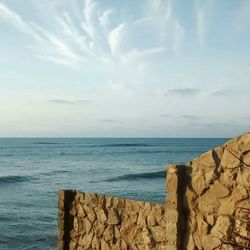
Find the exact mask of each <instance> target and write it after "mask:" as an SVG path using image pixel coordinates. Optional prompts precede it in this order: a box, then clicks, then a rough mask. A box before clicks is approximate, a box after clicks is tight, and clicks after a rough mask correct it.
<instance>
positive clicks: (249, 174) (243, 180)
mask: <svg viewBox="0 0 250 250" xmlns="http://www.w3.org/2000/svg"><path fill="white" fill-rule="evenodd" d="M237 182H238V184H239V185H242V186H244V187H245V188H246V189H247V190H250V168H245V169H244V170H243V171H241V172H239V173H238V176H237Z"/></svg>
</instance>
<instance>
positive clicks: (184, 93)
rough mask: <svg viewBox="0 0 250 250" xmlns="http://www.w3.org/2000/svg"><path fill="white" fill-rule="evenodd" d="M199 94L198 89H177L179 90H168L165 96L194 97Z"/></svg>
mask: <svg viewBox="0 0 250 250" xmlns="http://www.w3.org/2000/svg"><path fill="white" fill-rule="evenodd" d="M200 93H201V90H200V89H196V88H179V89H169V90H168V91H167V94H170V95H171V94H173V95H180V96H195V95H198V94H200Z"/></svg>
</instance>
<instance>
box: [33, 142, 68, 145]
mask: <svg viewBox="0 0 250 250" xmlns="http://www.w3.org/2000/svg"><path fill="white" fill-rule="evenodd" d="M32 144H38V145H39V144H42V145H57V144H65V143H61V142H32Z"/></svg>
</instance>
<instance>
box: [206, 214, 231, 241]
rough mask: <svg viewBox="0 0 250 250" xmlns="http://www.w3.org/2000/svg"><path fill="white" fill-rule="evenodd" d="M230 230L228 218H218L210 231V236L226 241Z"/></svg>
mask: <svg viewBox="0 0 250 250" xmlns="http://www.w3.org/2000/svg"><path fill="white" fill-rule="evenodd" d="M231 228H232V225H231V222H230V219H229V217H228V216H219V217H218V218H217V220H216V222H215V225H214V227H213V228H212V230H211V236H213V237H215V238H217V239H220V240H222V239H224V240H225V241H226V240H227V237H228V236H229V235H230V230H231Z"/></svg>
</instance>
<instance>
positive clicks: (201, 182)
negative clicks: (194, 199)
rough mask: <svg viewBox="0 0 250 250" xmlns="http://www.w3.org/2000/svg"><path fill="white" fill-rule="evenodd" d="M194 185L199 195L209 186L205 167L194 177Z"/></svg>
mask: <svg viewBox="0 0 250 250" xmlns="http://www.w3.org/2000/svg"><path fill="white" fill-rule="evenodd" d="M192 187H193V189H194V190H195V191H196V193H197V194H198V195H200V194H201V193H202V192H203V191H204V189H205V188H207V183H206V179H205V171H204V170H203V169H201V170H199V171H198V172H197V173H196V174H195V176H194V177H193V179H192Z"/></svg>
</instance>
